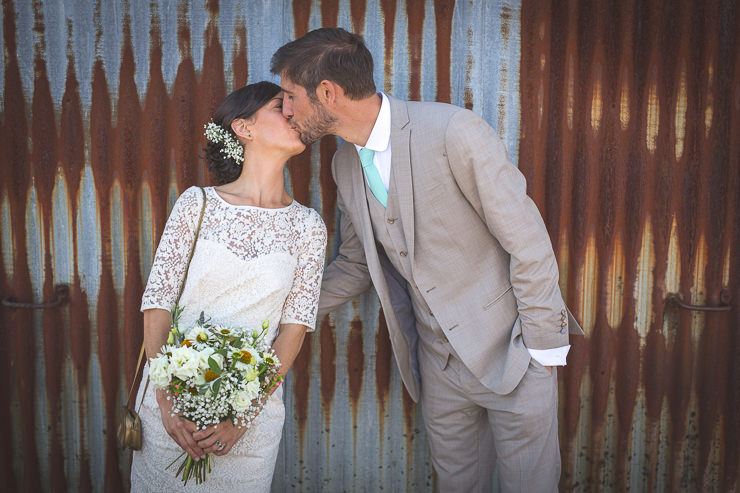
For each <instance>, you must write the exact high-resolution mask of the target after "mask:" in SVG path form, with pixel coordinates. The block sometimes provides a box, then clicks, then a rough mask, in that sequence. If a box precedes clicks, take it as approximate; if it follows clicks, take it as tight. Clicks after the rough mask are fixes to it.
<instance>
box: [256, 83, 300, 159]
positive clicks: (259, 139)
mask: <svg viewBox="0 0 740 493" xmlns="http://www.w3.org/2000/svg"><path fill="white" fill-rule="evenodd" d="M250 128H251V131H252V136H253V139H254V143H255V144H258V145H260V146H265V147H266V148H268V149H274V150H283V151H285V152H286V153H287V154H289V155H290V156H295V155H296V154H300V153H301V152H303V150H304V149H305V148H306V146H305V145H304V144H303V142H301V139H300V134H299V133H298V130H297V129H296V127H295V125H294V124H293V123H291V122H289V121H288V119H287V118H285V117H284V116H283V93H282V92H281V93H279V94H278V95H276V96H275V97H274V98H272V99H271V100H270V101H268V102H267V104H265V105H264V106H263V107H262V108H260V109H259V110H257V113H255V116H254V123H253V124H252V125H250Z"/></svg>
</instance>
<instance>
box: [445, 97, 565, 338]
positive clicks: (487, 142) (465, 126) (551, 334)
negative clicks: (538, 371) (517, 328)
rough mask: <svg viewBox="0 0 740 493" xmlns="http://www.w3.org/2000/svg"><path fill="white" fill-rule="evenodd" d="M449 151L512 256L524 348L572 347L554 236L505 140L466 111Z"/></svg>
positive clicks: (449, 136) (449, 137)
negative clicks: (512, 159)
mask: <svg viewBox="0 0 740 493" xmlns="http://www.w3.org/2000/svg"><path fill="white" fill-rule="evenodd" d="M445 147H446V151H447V156H448V160H449V163H450V169H451V170H452V174H453V175H454V177H455V181H456V182H457V185H458V186H459V188H460V190H461V191H462V193H463V195H464V196H465V197H466V199H467V200H468V202H470V204H471V205H472V206H473V207H474V208H475V209H476V211H477V212H478V214H479V215H481V217H482V219H483V220H484V221H485V223H486V226H487V227H488V230H489V231H490V232H491V234H492V235H493V236H494V237H495V238H496V240H497V241H498V242H499V243H500V244H501V246H502V247H503V249H504V250H506V252H507V253H508V254H509V255H510V266H509V270H510V278H511V285H512V288H513V291H514V294H515V296H516V300H517V307H518V311H519V318H520V322H521V327H522V337H523V342H524V345H525V346H526V347H527V348H529V349H551V348H556V347H561V346H565V345H567V344H568V331H567V330H563V329H567V315H566V314H567V310H566V307H565V303H564V302H563V299H562V296H561V294H560V288H559V286H558V267H557V262H556V260H555V254H554V252H553V249H552V244H551V243H550V237H549V235H548V233H547V229H546V228H545V223H544V221H543V220H542V217H541V216H540V213H539V210H538V209H537V206H536V205H535V204H534V202H533V201H532V200H531V199H530V198H529V196H528V195H527V187H526V182H525V179H524V176H523V175H522V174H521V172H519V170H518V169H517V168H516V167H515V166H514V165H513V164H512V163H511V162H510V161H509V159H508V156H507V154H506V149H505V147H504V144H503V142H502V141H501V138H500V137H499V136H498V134H497V133H496V132H495V131H494V130H493V128H491V127H490V125H488V123H486V122H485V121H484V120H483V119H482V118H480V117H479V116H478V115H476V114H475V113H473V112H472V111H468V110H461V111H459V112H457V113H455V114H454V115H453V116H452V118H451V119H450V122H449V124H448V127H447V130H446V134H445Z"/></svg>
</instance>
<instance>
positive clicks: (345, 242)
mask: <svg viewBox="0 0 740 493" xmlns="http://www.w3.org/2000/svg"><path fill="white" fill-rule="evenodd" d="M334 159H335V160H336V155H335V156H334ZM333 169H334V161H332V170H333ZM335 180H336V177H335ZM337 207H338V209H339V234H340V240H339V241H340V244H339V253H338V254H337V257H336V258H335V259H334V260H332V262H331V263H330V264H329V265H327V266H326V268H325V269H324V278H323V281H322V283H321V297H320V299H319V313H318V316H319V320H320V319H321V318H323V317H324V315H326V314H327V313H329V312H331V311H333V310H334V309H336V308H338V307H339V306H341V305H342V304H344V303H345V302H347V301H349V300H352V299H354V298H356V297H357V296H359V295H360V294H362V293H364V292H365V291H367V290H368V289H369V288H370V286H371V285H372V280H371V279H370V273H369V271H368V268H367V261H366V260H365V250H364V248H363V246H362V242H361V241H360V239H359V238H358V237H357V234H356V233H355V230H354V227H353V225H352V220H351V219H350V216H349V214H347V211H346V207H345V204H344V200H343V198H342V194H341V192H339V191H337Z"/></svg>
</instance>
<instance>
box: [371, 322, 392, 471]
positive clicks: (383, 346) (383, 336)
mask: <svg viewBox="0 0 740 493" xmlns="http://www.w3.org/2000/svg"><path fill="white" fill-rule="evenodd" d="M392 358H393V348H392V347H391V340H390V337H389V336H388V325H387V324H386V322H385V315H384V314H383V310H382V309H381V310H380V313H379V314H378V331H377V333H376V334H375V396H376V397H377V399H378V403H377V406H378V423H379V424H378V436H379V439H380V456H381V457H382V456H383V442H384V440H383V438H384V437H385V433H384V431H385V407H386V403H387V400H388V392H389V391H390V385H391V365H392V364H393V362H392Z"/></svg>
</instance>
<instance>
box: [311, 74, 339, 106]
mask: <svg viewBox="0 0 740 493" xmlns="http://www.w3.org/2000/svg"><path fill="white" fill-rule="evenodd" d="M340 93H343V91H342V88H341V87H339V86H338V85H337V83H336V82H332V81H330V80H326V79H324V80H322V81H321V82H319V85H318V86H316V97H318V98H319V101H321V102H322V103H323V104H324V105H326V106H334V105H336V103H337V96H339V95H340Z"/></svg>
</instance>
